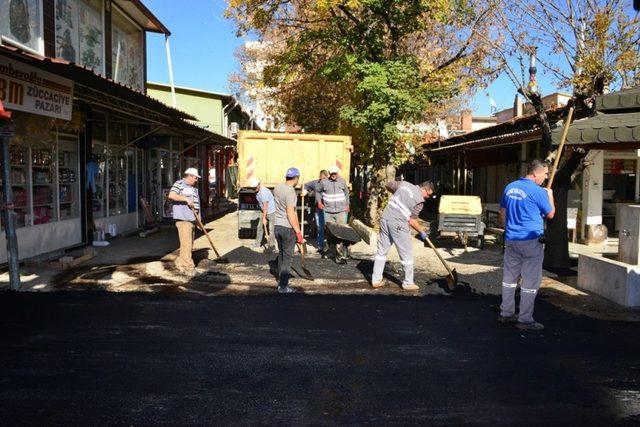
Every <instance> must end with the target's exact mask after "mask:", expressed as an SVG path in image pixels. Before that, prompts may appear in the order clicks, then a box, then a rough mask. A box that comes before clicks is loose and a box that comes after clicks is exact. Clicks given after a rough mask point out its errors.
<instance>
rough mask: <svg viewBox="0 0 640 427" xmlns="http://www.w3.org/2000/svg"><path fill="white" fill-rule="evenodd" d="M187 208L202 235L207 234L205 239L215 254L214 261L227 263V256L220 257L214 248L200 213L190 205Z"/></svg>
mask: <svg viewBox="0 0 640 427" xmlns="http://www.w3.org/2000/svg"><path fill="white" fill-rule="evenodd" d="M189 208H190V209H191V212H193V215H194V216H195V217H196V224H198V227H199V228H200V230H202V232H203V233H204V235H205V236H207V240H208V241H209V244H210V245H211V249H213V252H215V254H216V260H215V261H216V262H217V263H218V264H229V260H228V259H227V258H222V257H220V254H219V253H218V250H217V249H216V247H215V245H214V244H213V240H211V237H210V236H209V233H207V230H205V228H204V224H202V220H201V219H200V215H198V213H197V212H196V210H195V209H194V208H192V207H191V206H189Z"/></svg>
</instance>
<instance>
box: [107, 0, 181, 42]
mask: <svg viewBox="0 0 640 427" xmlns="http://www.w3.org/2000/svg"><path fill="white" fill-rule="evenodd" d="M113 3H114V4H115V5H116V6H118V7H119V8H120V9H122V10H124V11H125V12H126V13H127V15H129V16H130V17H131V18H132V19H133V20H134V21H135V22H136V23H137V24H138V25H140V26H141V27H142V28H143V29H144V30H145V31H150V32H152V33H160V34H165V35H167V36H170V35H171V31H169V29H168V28H167V27H165V26H164V24H163V23H162V22H160V20H159V19H158V18H157V17H156V16H155V15H154V14H153V13H151V11H150V10H149V9H148V8H147V7H146V6H145V5H144V4H143V3H142V1H140V0H114V1H113Z"/></svg>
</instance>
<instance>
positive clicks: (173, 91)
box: [164, 35, 178, 108]
mask: <svg viewBox="0 0 640 427" xmlns="http://www.w3.org/2000/svg"><path fill="white" fill-rule="evenodd" d="M164 45H165V48H166V49H167V64H168V65H169V83H170V84H171V102H172V105H171V106H172V107H173V108H176V107H177V106H178V103H177V102H176V87H175V86H174V84H173V64H172V63H171V48H170V47H169V36H168V35H165V36H164Z"/></svg>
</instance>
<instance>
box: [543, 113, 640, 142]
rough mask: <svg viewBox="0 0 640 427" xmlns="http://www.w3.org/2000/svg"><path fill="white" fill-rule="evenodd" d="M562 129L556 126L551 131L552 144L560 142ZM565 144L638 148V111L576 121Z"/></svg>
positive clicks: (639, 124) (639, 115)
mask: <svg viewBox="0 0 640 427" xmlns="http://www.w3.org/2000/svg"><path fill="white" fill-rule="evenodd" d="M562 129H563V126H558V127H557V128H556V129H554V130H553V132H552V137H553V142H554V144H558V143H559V142H560V138H561V137H562ZM566 144H568V145H599V144H600V145H602V144H626V145H629V144H632V145H633V144H637V145H638V146H639V147H640V111H631V112H625V113H607V114H604V113H597V114H596V115H595V116H592V117H589V118H586V119H582V120H576V121H575V122H573V123H572V124H571V125H570V126H569V130H568V132H567V140H566ZM603 148H604V147H603Z"/></svg>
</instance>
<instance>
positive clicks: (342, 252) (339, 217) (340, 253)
mask: <svg viewBox="0 0 640 427" xmlns="http://www.w3.org/2000/svg"><path fill="white" fill-rule="evenodd" d="M348 216H349V213H348V212H337V213H329V212H327V211H326V210H325V211H324V223H325V224H332V223H333V224H339V225H347V217H348ZM328 243H329V255H330V256H333V257H335V259H336V261H339V260H341V259H347V256H348V254H347V248H346V247H345V246H344V244H343V243H336V241H335V240H334V239H329V242H328Z"/></svg>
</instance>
